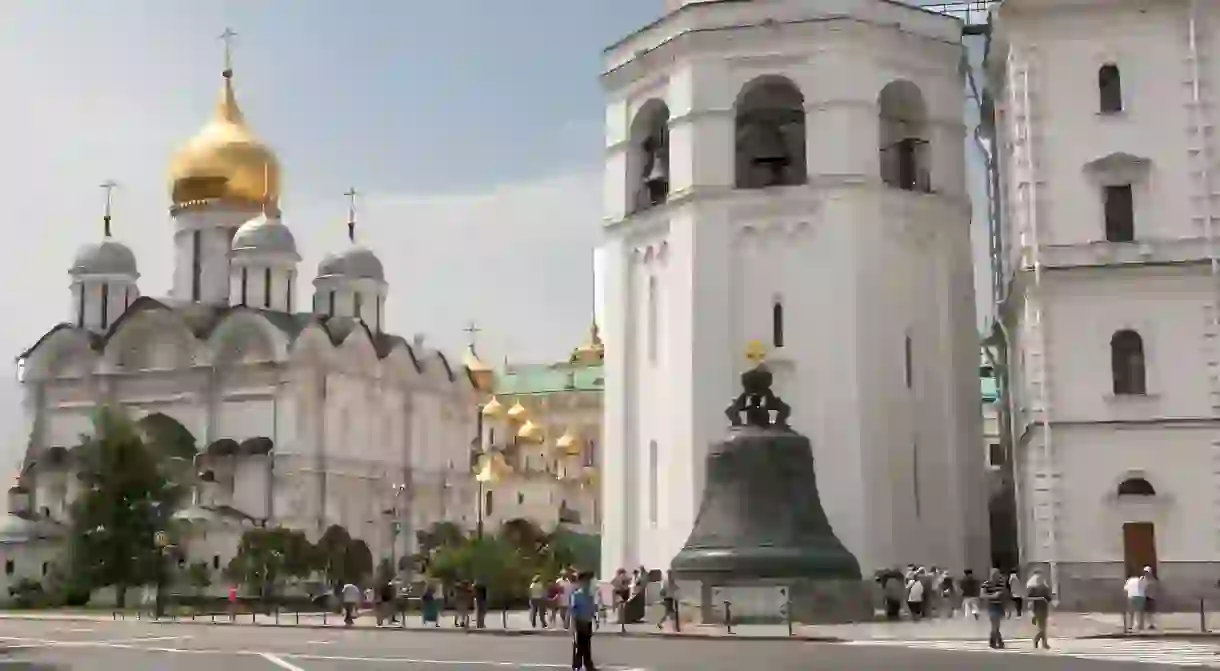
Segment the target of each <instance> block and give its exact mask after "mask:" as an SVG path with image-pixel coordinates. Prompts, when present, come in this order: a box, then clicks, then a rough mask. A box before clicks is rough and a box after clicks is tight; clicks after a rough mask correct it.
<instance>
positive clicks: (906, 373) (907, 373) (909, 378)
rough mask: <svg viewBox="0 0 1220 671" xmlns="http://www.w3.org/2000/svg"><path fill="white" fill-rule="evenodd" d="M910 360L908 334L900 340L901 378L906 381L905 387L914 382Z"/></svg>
mask: <svg viewBox="0 0 1220 671" xmlns="http://www.w3.org/2000/svg"><path fill="white" fill-rule="evenodd" d="M913 369H914V366H913V365H912V362H911V336H910V334H908V335H907V336H906V339H905V340H903V341H902V379H903V380H904V381H905V382H906V385H907V389H910V388H911V387H913V386H914V384H915V371H914V370H913Z"/></svg>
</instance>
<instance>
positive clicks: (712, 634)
mask: <svg viewBox="0 0 1220 671" xmlns="http://www.w3.org/2000/svg"><path fill="white" fill-rule="evenodd" d="M2 619H25V620H71V621H93V622H109V621H114V620H116V619H118V620H124V621H147V620H149V619H150V618H149V616H148V614H147V613H145V614H142V615H138V616H137V615H136V614H135V613H134V612H127V613H120V614H118V615H115V614H112V613H111V612H109V611H89V610H85V611H8V612H0V620H2ZM171 621H174V622H177V623H179V624H213V623H214V624H216V625H217V626H221V625H224V626H233V625H234V624H237V625H244V626H246V627H249V626H255V625H257V626H280V627H301V628H307V629H309V628H325V629H332V628H333V629H343V628H344V627H343V619H342V617H340V616H338V615H326V616H323V615H321V614H318V613H303V614H296V613H287V612H285V613H281V614H280V615H279V617H278V618H277V617H275V616H273V615H251V614H249V613H245V614H240V615H238V616H237V619H236V621H235V622H231V621H230V619H229V616H228V615H225V614H219V615H215V616H211V615H197V616H194V617H191V616H186V617H177V618H167V619H166V620H165V621H163V622H162V624H165V623H169V622H171ZM1215 622H1217V623H1220V617H1216V618H1215ZM1158 624H1159V625H1160V626H1159V628H1158V630H1157V631H1156V632H1145V633H1144V634H1142V635H1143V636H1161V637H1164V636H1169V637H1201V636H1209V635H1220V634H1215V633H1205V632H1202V631H1201V630H1200V627H1199V617H1198V615H1197V614H1195V615H1191V614H1189V613H1173V614H1164V615H1162V616H1160V619H1159V620H1158ZM393 627H394V628H405V629H409V630H414V631H428V632H436V633H450V634H453V633H470V634H483V635H487V634H493V635H494V634H498V635H501V636H503V635H517V636H523V635H524V636H528V635H552V636H567V635H568V634H567V632H565V631H563V630H562V629H555V628H551V629H541V628H537V629H535V628H532V627H530V625H529V616H528V614H527V613H525V612H521V611H508V612H500V611H496V612H493V613H490V614H489V615H488V617H487V628H486V629H484V630H476V629H471V630H469V632H467V631H466V630H462V629H458V628H455V627H454V626H453V618H452V615H447V616H446V617H443V618H442V619H441V626H440V627H439V628H433V627H431V626H429V627H424V625H423V623H422V622H421V621H420V618H419V615H418V614H416V613H409V614H408V615H407V618H406V622H405V627H403V626H402V623H400V624H398V625H394V626H393ZM355 628H356V629H374V628H376V620H375V618H374V617H373V616H372V614H371V613H367V612H366V613H364V614H363V615H361V616H360V617H359V618H357V620H356V625H355ZM987 628H988V626H987V621H986V618H980V619H979V620H974V619H970V618H963V617H956V618H953V619H931V620H925V621H921V622H908V621H903V622H868V623H859V624H844V625H799V624H798V625H794V626H793V636H794V637H795V638H798V639H804V640H813V641H818V640H821V641H920V640H922V641H955V640H962V641H970V640H983V641H985V640H986V637H987ZM1004 630H1005V632H1006V635H1008V636H1012V637H1016V638H1029V637H1031V636H1032V635H1033V626H1032V625H1031V624H1030V622H1029V619H1028V617H1026V618H1009V619H1007V620H1005V623H1004ZM1051 631H1052V634H1053V635H1054V636H1055V637H1057V638H1107V637H1115V636H1120V635H1122V618H1121V616H1120V615H1111V614H1103V613H1054V614H1053V615H1052V620H1051ZM601 633H603V634H610V635H626V636H630V637H640V636H647V637H656V636H662V637H674V636H680V637H682V638H687V637H698V638H724V637H730V636H731V637H732V638H751V639H781V638H788V628H787V626H785V625H734V626H733V628H732V632H731V633H730V632H729V630H727V629H726V628H725V627H724V626H723V625H693V624H689V623H684V624H683V627H682V632H681V634H677V633H675V632H673V631H672V629H670V628H669V627H667V628H666V629H665V630H664V631H658V630H657V628H656V627H655V625H651V624H637V625H627V626H625V627H622V626H620V625H618V624H616V623H614V622H613V621H611V622H610V623H608V624H604V625H602V628H601Z"/></svg>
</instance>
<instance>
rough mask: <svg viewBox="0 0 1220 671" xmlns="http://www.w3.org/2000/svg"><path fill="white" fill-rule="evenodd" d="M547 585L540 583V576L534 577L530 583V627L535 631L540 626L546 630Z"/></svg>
mask: <svg viewBox="0 0 1220 671" xmlns="http://www.w3.org/2000/svg"><path fill="white" fill-rule="evenodd" d="M546 590H547V585H546V583H545V582H543V581H542V576H541V575H536V576H534V580H533V581H532V582H530V626H531V627H533V628H535V629H537V628H538V625H539V624H541V625H542V628H543V629H546V628H547V626H546V612H547V610H548V608H547V598H546Z"/></svg>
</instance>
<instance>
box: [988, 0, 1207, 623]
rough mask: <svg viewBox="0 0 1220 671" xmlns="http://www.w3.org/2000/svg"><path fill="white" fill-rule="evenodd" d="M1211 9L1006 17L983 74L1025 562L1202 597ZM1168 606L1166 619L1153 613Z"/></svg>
mask: <svg viewBox="0 0 1220 671" xmlns="http://www.w3.org/2000/svg"><path fill="white" fill-rule="evenodd" d="M1218 48H1220V4H1217V3H1216V2H1214V0H1196V1H1191V0H1158V1H1157V2H1115V1H1112V0H1078V1H1076V2H1070V3H1068V2H1057V1H1056V2H1052V1H1050V0H1005V2H1004V3H1003V4H1002V5H1001V7H1000V8H999V10H998V12H997V14H996V16H995V20H994V29H993V35H992V41H991V45H990V49H989V52H990V53H989V55H988V61H987V73H988V79H989V81H990V85H991V92H990V97H991V99H992V101H993V105H994V108H995V120H994V130H995V134H996V138H995V140H994V146H995V147H996V149H997V150H998V179H999V184H1000V187H1001V188H1000V194H1001V195H1002V197H1003V201H1002V205H1003V207H1002V213H1003V221H1004V226H1003V228H1002V231H1003V237H1004V239H1005V241H1006V253H1005V254H1004V255H1003V258H1002V259H1000V261H1001V268H1000V272H1002V273H1003V276H1002V279H1003V286H1004V287H1005V288H1006V292H1005V294H1006V295H1005V296H1003V300H1002V301H1001V303H1000V306H999V308H998V309H997V314H998V315H999V318H1000V319H1001V320H1002V323H1003V325H1004V328H1005V330H1006V331H1007V333H1008V335H1009V342H1010V352H1009V361H1010V362H1011V363H1010V368H1011V369H1012V379H1013V385H1014V389H1013V392H1014V400H1015V401H1016V405H1017V418H1016V420H1017V430H1016V434H1017V435H1018V436H1019V442H1018V447H1017V450H1016V455H1017V463H1016V472H1017V474H1018V477H1017V494H1018V500H1019V505H1018V508H1019V510H1021V511H1022V515H1021V518H1020V545H1021V553H1022V560H1023V561H1024V562H1025V563H1027V564H1035V565H1049V566H1050V568H1051V572H1052V574H1054V576H1055V577H1056V582H1057V584H1058V588H1059V596H1060V599H1061V601H1062V603H1063V605H1064V606H1066V607H1069V608H1071V607H1080V608H1095V607H1102V606H1105V605H1107V604H1114V605H1116V604H1117V603H1118V599H1119V598H1120V597H1121V593H1120V583H1121V581H1122V579H1123V578H1124V576H1126V575H1129V574H1131V573H1132V572H1135V571H1139V570H1140V569H1142V568H1143V567H1144V566H1151V567H1153V568H1154V569H1155V570H1156V571H1157V572H1158V574H1159V576H1160V578H1161V581H1162V585H1163V587H1164V592H1165V594H1164V595H1163V605H1160V606H1159V607H1169V608H1172V607H1175V606H1183V605H1186V606H1189V604H1191V603H1194V604H1196V605H1195V606H1191V607H1197V601H1194V600H1195V599H1197V598H1198V597H1199V596H1200V595H1203V594H1214V589H1215V580H1216V578H1217V575H1218V574H1217V568H1218V566H1217V564H1218V560H1220V535H1218V534H1220V532H1218V531H1217V517H1218V516H1220V507H1218V505H1217V501H1220V499H1218V498H1217V493H1218V492H1220V479H1218V477H1220V476H1218V475H1217V474H1218V473H1220V423H1218V422H1217V419H1218V417H1217V412H1218V406H1217V403H1218V399H1220V394H1218V392H1220V389H1218V388H1217V378H1216V374H1217V365H1218V364H1220V350H1218V349H1217V347H1218V346H1220V329H1218V328H1217V311H1216V301H1217V298H1218V294H1217V264H1216V249H1215V245H1214V239H1213V238H1214V235H1215V234H1216V225H1217V223H1220V180H1218V179H1217V175H1216V172H1217V171H1218V170H1220V163H1218V162H1217V159H1218V157H1220V152H1218V150H1220V144H1218V143H1220V137H1218V135H1220V133H1217V125H1218V124H1220V107H1218V106H1217V103H1220V98H1218V97H1217V94H1218V92H1220V67H1217V58H1220V50H1218ZM1166 601H1167V602H1168V603H1164V602H1166Z"/></svg>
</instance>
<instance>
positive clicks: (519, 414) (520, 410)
mask: <svg viewBox="0 0 1220 671" xmlns="http://www.w3.org/2000/svg"><path fill="white" fill-rule="evenodd" d="M525 415H526V410H525V406H524V405H521V401H517V402H516V403H514V404H513V407H511V408H509V409H508V418H509V419H524V418H525Z"/></svg>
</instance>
